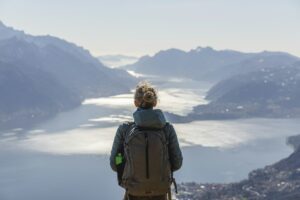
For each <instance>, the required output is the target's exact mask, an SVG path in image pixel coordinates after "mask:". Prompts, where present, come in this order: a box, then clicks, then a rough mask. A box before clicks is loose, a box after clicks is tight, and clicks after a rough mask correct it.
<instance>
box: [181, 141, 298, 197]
mask: <svg viewBox="0 0 300 200" xmlns="http://www.w3.org/2000/svg"><path fill="white" fill-rule="evenodd" d="M298 137H299V136H298ZM299 169H300V149H299V148H297V149H296V150H295V152H294V153H292V154H291V155H290V156H289V157H288V158H285V159H283V160H281V161H279V162H277V163H275V164H273V165H270V166H266V167H265V168H263V169H257V170H254V171H252V172H251V173H249V177H248V179H247V180H244V181H241V182H239V183H232V184H197V183H183V184H181V185H180V186H179V191H180V193H179V195H178V196H177V198H178V200H194V199H195V200H196V199H197V200H211V199H218V200H234V199H237V200H296V199H300V170H299Z"/></svg>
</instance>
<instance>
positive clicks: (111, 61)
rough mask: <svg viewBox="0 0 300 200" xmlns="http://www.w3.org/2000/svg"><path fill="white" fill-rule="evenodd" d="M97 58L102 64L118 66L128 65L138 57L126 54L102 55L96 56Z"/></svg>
mask: <svg viewBox="0 0 300 200" xmlns="http://www.w3.org/2000/svg"><path fill="white" fill-rule="evenodd" d="M98 59H99V61H100V62H102V63H103V64H105V65H107V66H109V67H111V68H118V67H120V66H123V65H129V64H132V63H135V62H136V61H137V60H138V59H139V58H138V57H135V56H127V55H119V54H118V55H103V56H98Z"/></svg>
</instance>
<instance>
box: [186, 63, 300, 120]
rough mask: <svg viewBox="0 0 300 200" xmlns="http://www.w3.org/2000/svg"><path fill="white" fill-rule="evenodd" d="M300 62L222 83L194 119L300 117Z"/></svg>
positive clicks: (239, 76) (215, 87)
mask: <svg viewBox="0 0 300 200" xmlns="http://www.w3.org/2000/svg"><path fill="white" fill-rule="evenodd" d="M299 88H300V62H297V63H294V64H290V65H282V66H278V67H266V68H261V69H260V70H257V71H254V72H249V73H245V74H240V75H235V76H233V77H231V78H228V79H226V80H223V81H220V82H219V83H218V84H216V85H215V86H213V87H212V88H211V89H210V90H209V91H208V93H207V96H206V98H207V99H208V100H209V101H210V103H209V104H208V105H199V106H196V107H194V110H193V112H192V113H191V114H190V115H189V116H188V117H189V118H190V119H229V118H245V117H299V116H300V89H299Z"/></svg>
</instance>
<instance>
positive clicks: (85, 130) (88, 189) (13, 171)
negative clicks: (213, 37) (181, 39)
mask: <svg viewBox="0 0 300 200" xmlns="http://www.w3.org/2000/svg"><path fill="white" fill-rule="evenodd" d="M151 80H152V82H153V83H154V84H155V85H158V86H159V97H160V99H159V106H158V108H160V109H162V110H164V111H169V112H172V113H176V114H179V115H186V114H188V113H189V112H191V111H192V108H193V106H196V105H198V104H205V103H208V102H207V101H206V100H205V99H204V96H205V93H206V91H207V90H208V88H209V87H210V86H211V85H210V84H209V83H204V82H197V81H192V80H186V79H176V78H172V79H164V80H162V79H159V78H157V77H152V78H151ZM132 98H133V94H132V93H130V94H121V95H116V96H112V97H103V98H95V99H87V100H85V101H84V102H83V104H82V105H81V106H80V107H78V108H76V109H74V110H71V111H68V112H64V113H60V114H58V115H57V116H56V117H55V118H53V119H50V120H47V121H45V122H43V123H41V124H39V125H36V126H35V127H34V128H33V129H31V130H25V129H22V127H16V128H14V129H12V130H9V131H6V132H2V133H1V134H0V160H1V162H0V199H1V200H21V199H22V200H24V199H28V200H29V199H30V200H34V199H37V200H39V199H43V200H48V199H49V200H50V199H51V200H53V199H56V200H60V199H61V200H67V199H72V200H77V199H78V200H79V199H89V200H93V199H120V198H121V196H122V192H123V190H122V189H121V188H119V187H118V186H117V182H116V177H115V174H114V173H113V172H112V171H111V170H110V167H109V161H108V159H109V152H110V148H111V145H112V140H113V138H114V135H115V132H116V129H117V126H118V125H119V124H120V123H122V122H124V121H127V120H132V112H134V110H135V108H134V107H133V100H132ZM174 126H175V129H176V131H177V134H178V138H179V140H180V145H181V146H182V149H183V155H184V165H183V168H182V170H180V171H179V172H176V173H175V177H176V178H177V180H178V182H186V181H197V182H231V181H239V180H242V179H244V178H246V177H247V174H248V172H249V171H251V170H253V169H255V168H259V167H263V166H265V165H268V164H272V163H273V162H276V161H278V160H280V159H282V158H284V157H286V156H287V155H289V154H290V153H291V152H292V148H290V147H289V146H287V145H286V142H285V141H286V137H288V136H291V135H296V134H299V130H300V123H299V119H260V118H254V119H243V120H226V121H214V120H211V121H194V122H191V123H185V124H174Z"/></svg>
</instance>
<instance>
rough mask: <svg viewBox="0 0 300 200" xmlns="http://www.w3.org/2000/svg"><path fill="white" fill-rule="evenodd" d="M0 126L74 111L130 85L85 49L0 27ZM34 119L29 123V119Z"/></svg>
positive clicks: (131, 80)
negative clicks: (84, 103)
mask: <svg viewBox="0 0 300 200" xmlns="http://www.w3.org/2000/svg"><path fill="white" fill-rule="evenodd" d="M0 70H1V72H2V73H1V75H0V83H1V85H0V93H1V101H0V107H1V108H3V109H1V111H0V124H1V127H2V128H4V127H7V128H9V127H15V126H21V125H22V126H23V125H27V124H31V122H36V121H40V120H42V119H44V118H47V117H50V116H53V115H54V114H56V113H58V112H61V111H65V110H68V109H72V108H74V107H76V106H79V105H80V104H81V102H82V101H83V100H84V99H86V98H91V97H94V98H95V97H101V96H108V95H115V94H120V93H125V92H129V91H130V88H131V87H133V86H134V84H135V83H136V80H135V78H133V77H132V76H130V75H129V74H128V73H127V72H126V71H124V70H120V69H110V68H107V67H105V66H104V65H102V64H101V63H100V62H99V61H98V60H97V59H96V58H94V57H92V56H91V55H90V53H89V52H88V51H87V50H84V49H83V48H81V47H78V46H76V45H75V44H73V43H69V42H67V41H64V40H61V39H59V38H55V37H52V36H31V35H28V34H25V33H24V32H22V31H17V30H14V29H13V28H9V27H7V26H5V25H4V24H3V23H0ZM32 118H34V119H32Z"/></svg>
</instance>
